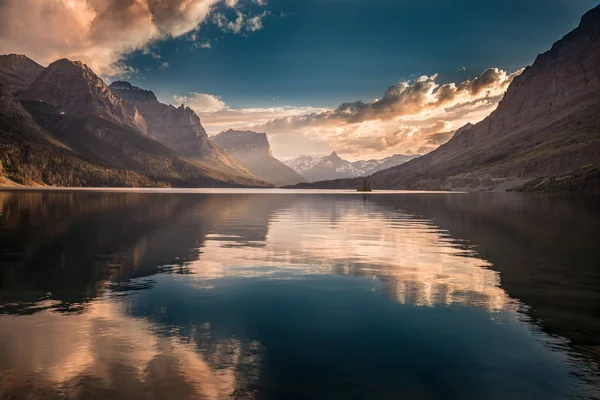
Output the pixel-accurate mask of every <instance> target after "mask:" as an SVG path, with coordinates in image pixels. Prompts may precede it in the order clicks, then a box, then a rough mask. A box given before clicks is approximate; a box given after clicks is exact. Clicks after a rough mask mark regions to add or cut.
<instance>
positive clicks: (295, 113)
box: [191, 68, 521, 159]
mask: <svg viewBox="0 0 600 400" xmlns="http://www.w3.org/2000/svg"><path fill="white" fill-rule="evenodd" d="M520 73H521V71H516V72H515V73H512V74H509V73H507V72H506V71H502V70H500V69H498V68H490V69H487V70H485V71H483V72H482V73H481V74H480V75H479V76H477V77H475V78H473V79H469V80H465V81H463V82H459V83H445V84H440V83H438V82H437V80H438V76H437V75H432V76H422V77H419V78H417V79H416V80H414V81H404V82H399V83H397V84H395V85H393V86H391V87H390V88H389V89H388V90H387V91H385V93H384V94H383V96H382V97H381V99H374V100H371V101H367V102H364V101H353V102H346V103H343V104H341V105H340V106H339V107H337V108H334V109H323V108H313V107H273V108H255V109H232V108H229V107H227V106H226V105H224V106H223V107H222V108H221V109H219V110H217V111H213V112H203V111H201V110H199V109H198V108H196V110H197V111H198V113H199V114H200V116H201V118H202V122H203V124H204V125H205V127H206V128H207V130H208V131H209V132H210V133H218V132H219V131H221V130H226V129H229V128H238V129H239V128H244V129H252V130H255V131H259V132H266V133H267V134H269V137H270V141H271V144H272V147H273V151H274V153H275V154H276V155H277V156H278V157H281V158H292V157H295V156H296V155H298V154H300V153H305V154H315V155H322V154H327V153H328V152H331V151H332V150H336V151H338V152H339V153H340V154H343V155H344V156H346V157H347V158H349V159H358V158H364V157H376V156H388V155H391V154H394V153H423V152H428V151H431V150H433V149H435V148H436V147H438V146H439V145H441V144H443V143H445V142H446V141H448V140H449V139H450V138H451V137H452V134H453V132H454V131H455V130H457V129H459V128H460V127H462V126H463V125H465V124H466V123H468V122H472V123H475V122H478V121H480V120H482V119H483V118H485V117H486V116H487V115H489V114H490V113H491V112H492V111H493V110H494V109H495V108H496V106H497V104H498V102H499V101H500V100H501V99H502V96H503V95H504V92H505V91H506V89H507V88H508V85H509V84H510V82H512V80H513V78H514V77H515V76H517V75H518V74H520ZM191 107H192V108H194V106H191Z"/></svg>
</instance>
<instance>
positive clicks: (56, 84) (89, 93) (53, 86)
mask: <svg viewBox="0 0 600 400" xmlns="http://www.w3.org/2000/svg"><path fill="white" fill-rule="evenodd" d="M19 97H20V99H21V100H30V101H43V102H45V103H48V104H50V105H52V106H55V107H56V108H57V109H58V110H59V111H61V112H64V113H65V114H68V115H72V116H78V117H83V116H100V117H103V118H107V119H111V120H115V121H117V122H119V123H121V124H123V125H125V126H128V127H131V128H134V129H136V130H139V131H141V132H145V130H146V128H145V121H144V119H143V118H142V116H141V115H140V114H139V113H138V111H137V109H136V108H135V107H133V106H131V105H129V104H127V103H125V102H124V101H123V100H122V99H120V98H119V97H117V96H115V95H114V94H113V93H112V92H111V90H110V89H109V87H108V86H107V85H106V84H105V83H104V81H103V80H102V79H100V77H98V75H96V74H95V73H94V72H93V71H92V70H91V69H90V68H89V67H88V66H87V65H85V64H83V63H82V62H80V61H71V60H68V59H66V58H63V59H61V60H58V61H55V62H53V63H52V64H50V65H49V66H48V68H46V70H45V71H44V72H42V74H41V75H40V76H39V77H38V78H37V79H36V80H35V81H34V82H33V83H32V84H31V86H30V87H29V88H28V89H27V90H25V91H24V92H22V93H21V94H20V96H19Z"/></svg>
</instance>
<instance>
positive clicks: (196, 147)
mask: <svg viewBox="0 0 600 400" xmlns="http://www.w3.org/2000/svg"><path fill="white" fill-rule="evenodd" d="M109 89H110V90H111V92H112V93H114V94H115V95H116V96H117V97H119V98H121V99H122V100H124V101H125V102H127V103H129V104H132V105H133V106H135V107H136V109H138V110H139V112H140V113H141V115H142V116H143V117H144V119H145V121H146V122H147V126H148V129H147V133H148V135H149V136H150V137H151V138H153V139H154V140H156V141H158V142H160V143H162V144H163V145H165V146H167V147H168V148H170V149H172V150H174V151H176V152H177V153H179V154H181V155H183V156H185V157H187V158H190V159H192V160H194V161H196V162H199V163H200V164H202V165H204V166H205V167H207V168H211V169H216V170H220V171H222V172H224V173H228V174H232V175H237V176H240V177H243V178H250V179H258V177H257V176H255V175H254V174H252V172H251V171H250V170H248V169H247V168H246V167H245V166H243V165H241V164H240V163H238V162H237V160H236V159H235V158H234V157H231V156H230V155H229V154H227V152H224V151H222V150H221V149H220V148H219V147H218V146H215V145H214V143H213V142H212V141H211V140H210V139H209V137H208V135H207V133H206V130H205V129H204V127H203V126H202V123H201V121H200V117H199V116H198V115H197V114H196V113H195V112H194V111H193V110H192V109H191V108H190V107H186V106H185V105H184V104H181V106H179V107H175V106H173V105H170V104H164V103H161V102H159V101H158V98H157V97H156V95H155V94H154V92H152V91H151V90H145V89H141V88H139V87H136V86H133V85H132V84H131V83H129V82H127V81H115V82H113V83H111V84H110V86H109Z"/></svg>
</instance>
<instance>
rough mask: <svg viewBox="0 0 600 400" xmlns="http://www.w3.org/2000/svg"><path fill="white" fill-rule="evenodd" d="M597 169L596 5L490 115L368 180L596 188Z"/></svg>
mask: <svg viewBox="0 0 600 400" xmlns="http://www.w3.org/2000/svg"><path fill="white" fill-rule="evenodd" d="M599 167H600V6H598V7H595V8H594V9H592V10H590V11H589V12H588V13H586V14H585V15H584V16H583V18H582V20H581V23H580V25H579V27H577V28H576V29H575V30H573V31H572V32H570V33H569V34H567V35H566V36H565V37H564V38H563V39H561V40H559V41H558V42H556V43H555V44H554V45H553V46H552V48H551V49H550V50H549V51H547V52H546V53H544V54H541V55H539V56H538V57H537V59H536V60H535V62H534V63H533V65H532V66H530V67H527V68H526V69H525V70H524V71H523V73H522V74H521V75H520V76H518V77H516V78H515V79H514V81H513V82H512V83H511V85H510V86H509V88H508V90H507V92H506V94H505V96H504V99H503V100H502V101H501V102H500V104H499V105H498V108H497V109H496V110H495V111H494V112H492V114H491V115H490V116H489V117H487V118H485V119H484V120H483V121H481V122H479V123H477V124H475V125H474V126H472V127H471V126H467V127H465V128H463V129H460V130H459V131H458V132H457V133H456V134H455V135H454V136H453V137H452V139H451V140H450V141H449V142H448V143H446V144H444V145H442V146H440V147H439V148H438V149H436V150H434V151H432V152H431V153H428V154H426V155H424V156H422V157H419V158H417V159H415V160H412V161H410V162H407V163H406V164H403V165H400V166H398V167H394V168H391V169H387V170H384V171H380V172H378V173H375V174H373V175H372V176H371V177H370V178H369V179H370V181H371V182H372V186H373V187H374V188H376V189H424V190H432V189H445V190H506V189H517V190H559V191H563V190H566V191H600V170H599ZM359 184H360V181H359V180H337V181H329V182H318V183H315V184H313V185H308V186H310V187H320V188H353V187H357V186H358V185H359ZM305 187H306V185H305Z"/></svg>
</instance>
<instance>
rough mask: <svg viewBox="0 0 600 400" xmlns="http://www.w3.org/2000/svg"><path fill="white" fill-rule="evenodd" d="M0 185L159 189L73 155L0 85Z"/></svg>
mask: <svg viewBox="0 0 600 400" xmlns="http://www.w3.org/2000/svg"><path fill="white" fill-rule="evenodd" d="M0 184H1V185H9V186H12V185H15V184H21V185H43V184H45V185H54V186H113V187H119V186H162V185H165V183H163V182H160V181H156V180H153V179H151V178H148V177H146V176H142V175H140V174H138V173H136V172H133V171H126V170H113V169H110V168H107V167H105V166H103V165H100V164H98V163H94V162H92V161H90V160H89V159H86V158H84V157H82V156H79V155H77V154H74V152H73V151H72V149H71V148H69V147H68V146H66V145H64V144H63V143H61V142H60V141H58V140H57V139H56V138H54V137H53V135H52V134H50V133H49V132H47V131H45V130H44V129H43V128H41V127H40V126H39V125H38V124H37V123H36V122H35V121H34V120H33V118H32V116H31V115H30V114H29V113H28V112H27V111H26V110H25V109H24V108H23V106H22V105H21V103H20V102H19V101H18V100H17V99H16V98H15V97H14V96H13V95H12V94H11V90H9V88H8V87H6V86H4V85H2V84H0Z"/></svg>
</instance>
